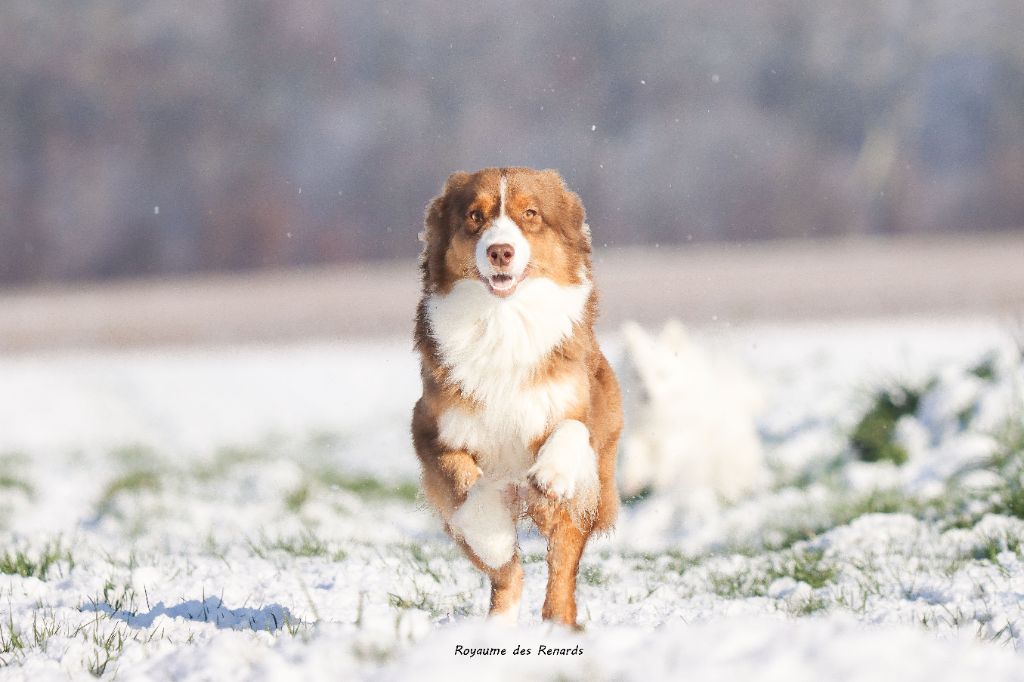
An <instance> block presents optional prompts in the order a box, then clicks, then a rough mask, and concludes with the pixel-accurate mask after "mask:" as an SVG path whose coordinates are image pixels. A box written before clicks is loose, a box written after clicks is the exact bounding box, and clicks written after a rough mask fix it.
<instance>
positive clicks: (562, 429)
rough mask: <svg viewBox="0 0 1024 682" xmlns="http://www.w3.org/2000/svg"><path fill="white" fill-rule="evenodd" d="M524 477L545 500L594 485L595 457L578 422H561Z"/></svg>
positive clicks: (560, 498) (561, 498)
mask: <svg viewBox="0 0 1024 682" xmlns="http://www.w3.org/2000/svg"><path fill="white" fill-rule="evenodd" d="M526 477H527V480H528V481H529V482H530V484H531V485H533V486H534V487H535V488H536V489H537V490H538V491H539V492H540V493H541V494H542V495H544V496H545V497H547V498H548V499H549V500H554V501H565V500H569V499H572V498H574V497H577V496H578V495H580V494H581V493H583V494H588V495H589V494H590V493H591V492H592V491H593V490H594V489H596V487H597V459H596V457H595V456H594V451H593V449H592V448H591V447H590V432H589V431H588V430H587V427H586V426H584V425H583V424H582V423H581V422H578V421H576V420H574V419H567V420H566V421H563V422H561V423H560V424H559V425H558V426H557V427H556V428H555V430H554V431H552V433H551V435H550V436H548V439H547V441H545V443H544V445H543V446H541V448H540V451H539V452H538V453H537V461H536V462H534V464H533V466H532V467H530V469H529V470H528V471H527V472H526Z"/></svg>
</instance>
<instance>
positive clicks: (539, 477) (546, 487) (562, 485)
mask: <svg viewBox="0 0 1024 682" xmlns="http://www.w3.org/2000/svg"><path fill="white" fill-rule="evenodd" d="M526 479H527V480H528V481H529V482H530V485H532V486H533V487H534V488H536V489H537V491H538V492H539V493H540V494H541V495H543V496H544V497H546V498H548V499H549V500H554V501H558V500H567V499H569V498H570V497H572V496H573V493H575V492H576V480H575V479H574V478H573V477H572V476H571V475H570V474H569V472H567V471H563V470H562V469H561V468H559V466H558V465H557V464H556V463H555V462H549V461H541V460H538V461H537V462H536V463H535V464H534V465H533V466H532V467H530V470H529V471H527V472H526Z"/></svg>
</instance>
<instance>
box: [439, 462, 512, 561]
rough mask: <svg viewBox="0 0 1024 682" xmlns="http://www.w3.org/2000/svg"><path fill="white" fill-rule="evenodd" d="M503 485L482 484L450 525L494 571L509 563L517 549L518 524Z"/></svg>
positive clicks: (472, 493) (471, 490) (472, 490)
mask: <svg viewBox="0 0 1024 682" xmlns="http://www.w3.org/2000/svg"><path fill="white" fill-rule="evenodd" d="M503 490H504V484H495V483H493V482H491V481H484V480H482V479H481V480H479V481H477V483H476V485H474V486H473V487H472V488H470V490H469V495H468V496H467V497H466V501H465V502H463V503H462V506H461V507H459V508H458V509H457V510H456V511H455V513H454V514H452V518H451V519H450V520H449V522H448V525H449V526H450V527H451V529H452V531H453V532H454V533H455V535H457V536H458V537H461V538H462V539H463V540H465V541H466V544H467V545H469V546H470V548H471V549H472V550H473V552H474V553H475V554H476V555H477V556H478V557H479V558H480V561H482V562H484V563H485V564H487V565H488V566H490V567H491V568H500V567H502V566H504V565H505V564H506V563H508V560H509V559H511V558H512V554H513V552H515V549H516V521H515V517H514V515H513V513H512V509H511V508H510V507H509V505H508V503H507V502H506V500H505V499H504V496H503Z"/></svg>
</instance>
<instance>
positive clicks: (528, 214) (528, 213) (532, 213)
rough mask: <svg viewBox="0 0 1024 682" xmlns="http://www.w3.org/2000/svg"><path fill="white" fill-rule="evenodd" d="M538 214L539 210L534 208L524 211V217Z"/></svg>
mask: <svg viewBox="0 0 1024 682" xmlns="http://www.w3.org/2000/svg"><path fill="white" fill-rule="evenodd" d="M536 215H537V211H535V210H534V209H532V208H528V209H526V210H525V211H523V217H524V218H533V217H534V216H536Z"/></svg>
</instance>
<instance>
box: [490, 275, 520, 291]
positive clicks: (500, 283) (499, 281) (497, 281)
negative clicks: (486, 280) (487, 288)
mask: <svg viewBox="0 0 1024 682" xmlns="http://www.w3.org/2000/svg"><path fill="white" fill-rule="evenodd" d="M515 284H516V279H515V277H513V276H512V275H494V276H492V277H491V288H492V289H496V290H498V291H505V290H506V289H511V288H512V287H514V286H515Z"/></svg>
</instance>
